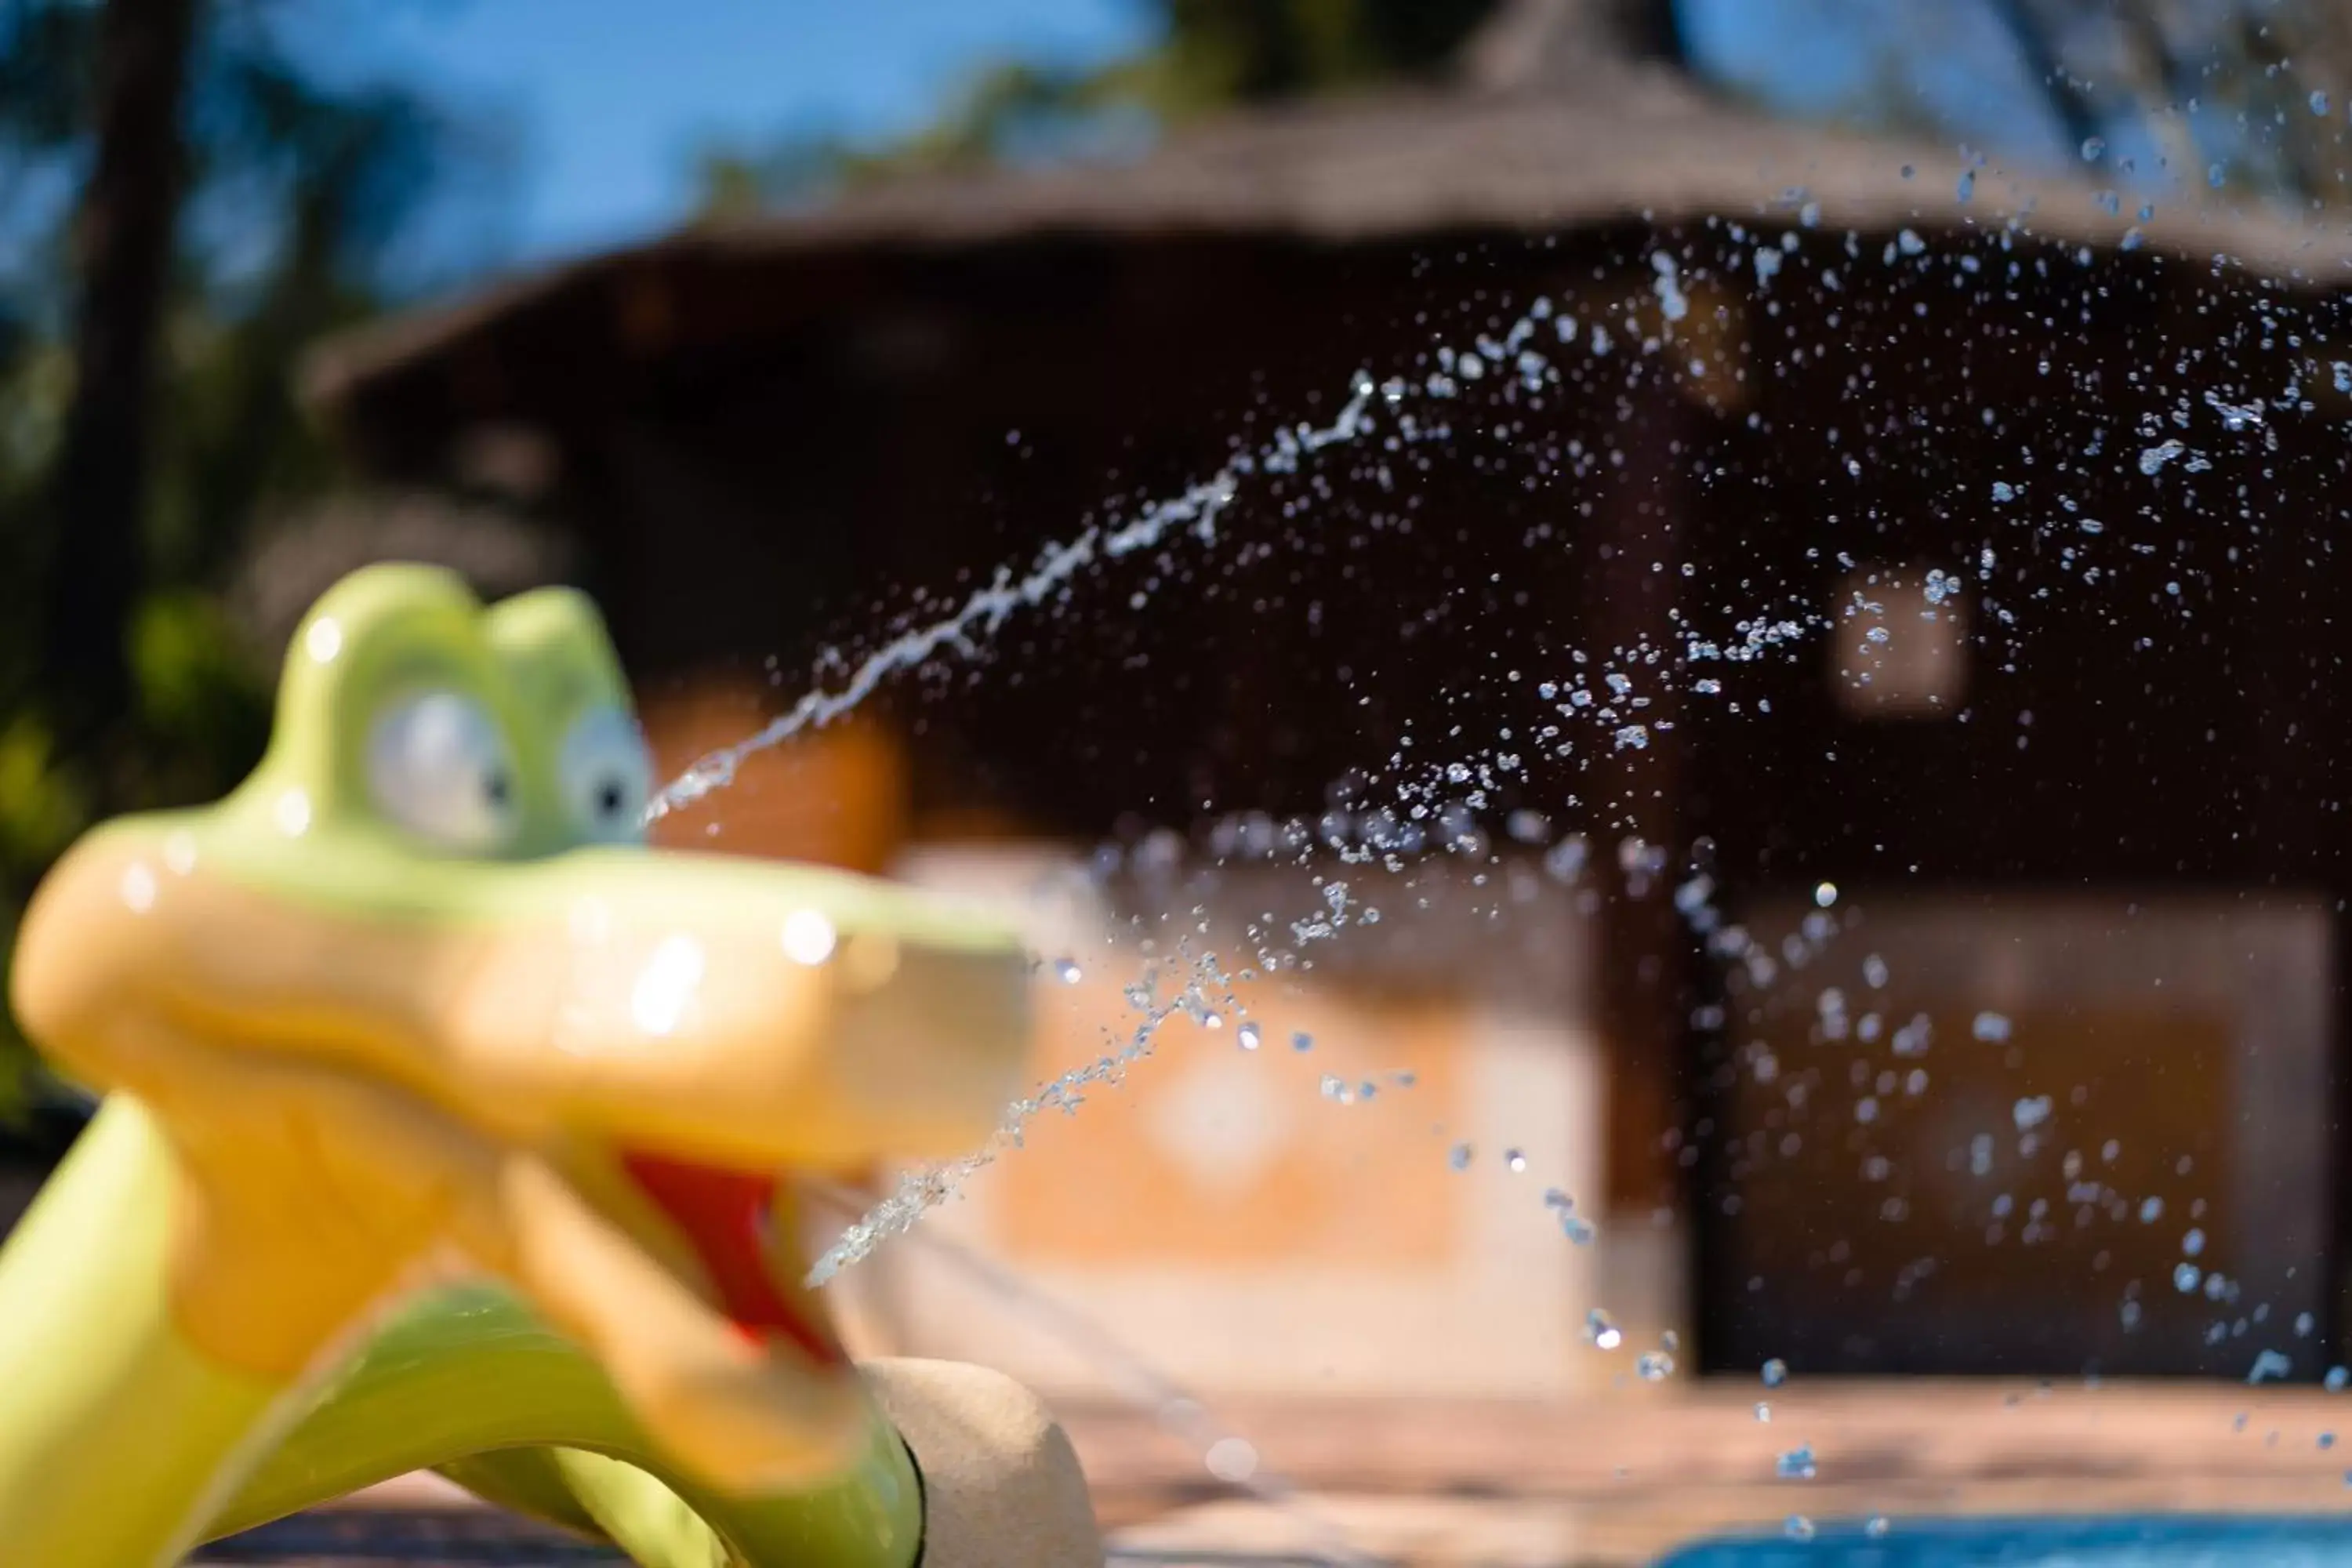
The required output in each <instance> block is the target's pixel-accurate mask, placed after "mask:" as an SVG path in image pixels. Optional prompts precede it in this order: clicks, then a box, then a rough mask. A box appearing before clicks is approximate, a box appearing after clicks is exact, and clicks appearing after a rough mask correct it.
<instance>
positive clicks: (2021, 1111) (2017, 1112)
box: [2010, 1094, 2050, 1132]
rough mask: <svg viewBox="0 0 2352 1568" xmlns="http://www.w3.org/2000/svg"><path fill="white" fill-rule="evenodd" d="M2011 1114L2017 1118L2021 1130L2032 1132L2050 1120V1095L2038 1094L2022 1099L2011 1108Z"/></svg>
mask: <svg viewBox="0 0 2352 1568" xmlns="http://www.w3.org/2000/svg"><path fill="white" fill-rule="evenodd" d="M2010 1115H2011V1117H2013V1118H2014V1119H2015V1120H2016V1121H2017V1130H2018V1131H2020V1132H2031V1131H2033V1129H2035V1128H2037V1127H2039V1126H2041V1125H2042V1123H2043V1122H2045V1121H2049V1120H2050V1097H2049V1096H2048V1095H2046V1094H2037V1095H2033V1096H2032V1097H2030V1098H2028V1099H2025V1100H2019V1101H2018V1102H2017V1103H2016V1104H2015V1105H2013V1106H2011V1108H2010Z"/></svg>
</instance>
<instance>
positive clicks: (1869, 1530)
mask: <svg viewBox="0 0 2352 1568" xmlns="http://www.w3.org/2000/svg"><path fill="white" fill-rule="evenodd" d="M1888 1528H1889V1527H1888V1524H1887V1521H1886V1516H1885V1514H1883V1513H1874V1514H1872V1515H1871V1516H1870V1520H1869V1522H1868V1523H1866V1524H1864V1526H1863V1527H1862V1532H1863V1533H1864V1535H1866V1536H1868V1537H1870V1539H1871V1540H1873V1541H1876V1540H1879V1539H1880V1538H1881V1537H1883V1536H1885V1533H1886V1531H1887V1530H1888Z"/></svg>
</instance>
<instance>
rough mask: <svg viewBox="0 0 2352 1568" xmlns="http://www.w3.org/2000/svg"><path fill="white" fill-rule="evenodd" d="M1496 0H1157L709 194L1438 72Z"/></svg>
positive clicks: (793, 140) (782, 197)
mask: <svg viewBox="0 0 2352 1568" xmlns="http://www.w3.org/2000/svg"><path fill="white" fill-rule="evenodd" d="M1498 3H1499V0H1151V5H1152V8H1153V10H1154V11H1155V13H1156V14H1157V19H1158V21H1159V24H1160V26H1159V29H1158V41H1157V42H1156V43H1154V44H1153V45H1151V46H1150V47H1148V48H1146V49H1144V50H1143V51H1141V52H1140V53H1139V54H1136V55H1133V56H1130V57H1129V58H1124V59H1119V60H1115V61H1113V62H1111V63H1110V64H1108V65H1107V66H1103V67H1100V68H1095V69H1090V70H1069V69H1065V68H1055V67H1051V66H1043V65H1037V64H1033V63H1025V62H1014V63H1006V64H1000V65H997V66H994V67H992V68H988V69H986V70H983V71H982V72H981V73H980V74H979V75H977V76H975V77H974V78H973V79H971V82H970V83H969V84H968V85H967V86H966V87H965V88H964V89H963V90H962V91H961V93H959V94H958V95H957V96H956V97H955V98H954V99H953V100H950V103H949V104H948V105H947V107H946V108H945V110H943V111H942V112H941V113H940V115H939V117H938V118H937V119H936V120H934V121H932V122H931V123H930V124H929V126H927V127H925V128H924V129H923V130H921V131H919V132H915V133H914V134H913V135H911V136H908V137H905V138H903V139H900V140H898V141H894V142H888V143H886V144H884V145H880V146H863V145H860V144H858V143H856V142H845V141H843V140H840V139H838V138H834V137H825V136H814V137H812V136H786V137H783V138H782V139H780V140H779V141H778V142H775V143H773V144H772V145H769V146H765V147H758V148H745V147H741V146H722V147H717V148H713V149H711V150H709V152H708V153H706V154H705V156H704V160H703V167H702V179H703V192H704V205H705V209H706V211H708V212H709V213H710V214H712V215H713V216H741V215H742V214H744V213H747V212H752V211H757V210H759V209H761V208H762V207H767V206H773V205H788V204H791V203H794V202H801V201H807V200H810V199H814V198H816V197H821V196H823V195H827V194H829V193H831V192H834V191H837V190H840V189H843V188H845V187H852V186H856V185H861V184H873V183H875V182H877V181H882V180H888V179H894V178H898V177H901V176H904V175H908V174H925V173H937V172H942V171H951V170H957V169H967V168H974V167H979V166H982V165H985V164H989V163H1007V162H1011V163H1018V162H1023V161H1027V160H1031V159H1035V158H1039V157H1050V156H1056V155H1067V154H1069V153H1074V152H1082V151H1084V150H1086V149H1087V148H1088V147H1090V146H1095V145H1098V144H1100V143H1103V142H1107V141H1108V142H1112V143H1114V144H1120V143H1125V142H1131V141H1132V140H1134V139H1135V137H1136V136H1137V135H1138V134H1139V133H1141V134H1148V133H1149V132H1150V130H1152V129H1153V128H1156V127H1158V126H1162V125H1169V124H1179V123H1181V122H1182V121H1187V120H1191V119H1194V118H1197V117H1200V116H1202V115H1206V114H1212V113H1214V112H1217V111H1218V110H1224V109H1229V108H1232V107H1234V106H1236V105H1245V104H1256V103H1268V102H1275V101H1278V100H1285V99H1293V98H1303V97H1310V96H1314V95H1318V94H1324V93H1332V92H1345V91H1349V90H1353V89H1361V88H1366V87H1371V86H1376V85H1379V84H1381V83H1384V82H1393V81H1400V80H1412V79H1425V78H1429V77H1432V76H1433V75H1435V74H1436V73H1437V72H1439V71H1440V70H1442V69H1443V68H1444V66H1445V65H1446V63H1447V62H1448V61H1449V60H1451V59H1452V58H1453V57H1454V52H1455V51H1456V50H1457V49H1459V48H1460V47H1461V46H1462V44H1463V42H1464V40H1465V39H1466V38H1467V37H1469V36H1470V34H1471V32H1472V31H1473V30H1474V29H1475V27H1476V26H1478V24H1479V23H1481V22H1483V21H1485V20H1486V18H1487V16H1489V15H1491V14H1492V13H1493V12H1494V11H1495V10H1496V8H1497V5H1498Z"/></svg>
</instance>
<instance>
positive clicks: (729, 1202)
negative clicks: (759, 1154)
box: [621, 1154, 842, 1366]
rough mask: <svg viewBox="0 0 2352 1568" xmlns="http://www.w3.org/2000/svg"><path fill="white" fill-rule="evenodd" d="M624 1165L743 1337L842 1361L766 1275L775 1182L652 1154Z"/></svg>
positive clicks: (822, 1360)
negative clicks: (694, 1257)
mask: <svg viewBox="0 0 2352 1568" xmlns="http://www.w3.org/2000/svg"><path fill="white" fill-rule="evenodd" d="M621 1163H622V1164H623V1165H624V1166H625V1167H626V1169H627V1170H628V1173H629V1174H630V1176H631V1177H633V1178H634V1179H635V1182H636V1184H637V1185H638V1186H640V1187H642V1188H643V1189H644V1190H645V1194H646V1196H647V1197H649V1198H651V1199H653V1201H654V1202H655V1203H656V1204H658V1205H661V1208H662V1211H663V1212H664V1213H665V1214H667V1215H669V1217H670V1221H671V1223H672V1224H674V1225H676V1226H677V1228H678V1229H679V1230H680V1231H682V1232H683V1233H685V1236H686V1238H687V1240H688V1241H689V1242H691V1243H692V1244H693V1246H694V1250H695V1251H696V1253H698V1255H699V1256H700V1257H701V1258H702V1267H703V1268H704V1270H705V1271H706V1272H708V1273H709V1276H710V1283H711V1286H712V1288H713V1289H716V1290H717V1291H718V1292H719V1301H720V1303H721V1304H722V1305H723V1306H724V1307H725V1308H726V1310H727V1315H728V1316H729V1317H730V1318H731V1319H733V1320H734V1322H735V1326H736V1327H737V1328H738V1329H739V1330H740V1331H742V1333H743V1335H744V1337H745V1338H747V1339H751V1340H754V1341H761V1340H766V1339H769V1338H782V1339H786V1340H789V1341H791V1342H793V1344H795V1345H798V1346H799V1347H800V1348H801V1349H802V1350H803V1351H804V1352H807V1354H808V1356H809V1358H810V1359H811V1360H813V1361H814V1362H816V1363H817V1364H818V1365H820V1366H834V1365H837V1364H839V1363H840V1362H841V1360H842V1353H841V1350H840V1348H839V1347H838V1346H836V1345H835V1344H833V1343H831V1342H828V1341H826V1340H825V1339H824V1338H823V1337H821V1336H820V1335H819V1334H818V1333H817V1332H816V1331H815V1330H814V1329H812V1328H811V1327H810V1326H809V1325H808V1324H807V1323H805V1322H803V1321H802V1320H801V1318H800V1315H799V1314H798V1313H796V1312H794V1311H793V1309H792V1308H791V1307H790V1306H789V1305H787V1304H786V1303H785V1301H784V1298H783V1296H782V1293H781V1292H780V1291H778V1290H777V1289H776V1282H775V1280H774V1279H772V1278H771V1277H770V1275H769V1273H768V1267H767V1247H766V1240H767V1231H768V1227H769V1226H770V1224H771V1223H772V1221H771V1218H770V1216H771V1215H772V1213H773V1212H774V1206H775V1199H776V1179H775V1178H774V1177H773V1176H753V1175H746V1174H743V1173H740V1172H737V1171H719V1170H713V1169H712V1168H710V1167H709V1166H707V1165H693V1164H688V1163H683V1162H681V1161H677V1160H665V1159H663V1158H662V1157H661V1156H659V1155H657V1154H623V1155H622V1156H621Z"/></svg>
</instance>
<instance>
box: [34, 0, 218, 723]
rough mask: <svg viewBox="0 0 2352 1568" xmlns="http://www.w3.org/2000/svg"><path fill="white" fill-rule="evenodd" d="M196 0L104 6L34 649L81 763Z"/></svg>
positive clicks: (100, 707) (123, 611)
mask: <svg viewBox="0 0 2352 1568" xmlns="http://www.w3.org/2000/svg"><path fill="white" fill-rule="evenodd" d="M197 4H198V0H110V3H109V5H107V8H106V15H105V17H104V19H103V21H102V22H101V23H100V30H99V39H98V56H97V61H96V67H97V76H98V80H97V147H96V161H95V163H94V166H93V168H92V170H91V173H90V177H89V184H88V186H87V187H85V189H84V191H83V195H82V202H81V210H80V213H79V229H78V232H77V234H76V237H75V238H76V247H77V250H78V253H79V254H78V261H79V272H80V290H79V299H78V300H77V306H76V309H77V316H76V321H75V323H74V333H75V342H74V359H75V381H74V391H73V398H72V402H71V403H70V405H68V409H67V412H66V421H65V432H64V443H63V448H62V450H61V451H60V453H59V455H58V470H57V476H56V489H55V492H54V500H55V511H54V514H53V518H52V526H53V528H54V530H55V533H54V538H55V550H54V554H53V556H52V558H51V560H50V563H49V570H48V590H49V591H48V593H47V595H46V596H45V603H44V605H43V613H44V616H45V624H44V627H43V651H44V653H45V655H46V663H47V672H48V677H49V679H50V681H51V682H53V683H54V684H53V686H52V689H53V690H55V691H56V692H57V694H58V699H59V702H58V712H57V715H56V718H57V721H58V724H59V727H60V731H61V739H62V740H63V741H64V742H65V743H66V745H67V747H68V750H69V751H71V752H86V751H87V749H88V748H89V746H90V745H91V744H92V743H93V742H95V740H96V739H97V738H98V737H99V736H100V734H101V733H102V732H103V731H105V729H106V728H107V727H108V726H109V725H110V724H111V723H112V722H113V721H116V720H117V719H118V718H119V717H120V716H121V714H122V713H123V712H124V711H125V710H126V709H127V708H128V706H129V703H130V700H131V675H130V663H129V658H128V656H127V651H126V648H125V646H124V644H125V637H126V633H127V632H128V630H129V626H130V621H131V613H132V610H133V607H134V606H135V605H136V603H137V599H138V595H139V593H140V590H141V587H142V580H143V564H144V561H143V558H144V551H143V549H142V533H143V511H144V507H145V502H146V492H147V479H148V463H149V447H150V431H151V424H152V421H151V418H150V415H151V405H152V401H153V386H154V381H155V363H156V357H157V342H158V338H159V336H160V327H161V323H162V318H163V299H164V289H165V285H166V282H167V281H168V279H169V277H170V271H171V266H172V258H173V234H174V231H175V228H176V220H177V217H178V212H179V205H180V187H181V183H182V173H183V170H182V151H183V149H182V142H181V127H180V113H181V102H182V100H183V97H184V89H185V83H186V79H187V76H188V57H189V50H190V47H191V38H192V35H193V33H194V22H195V10H196V5H197Z"/></svg>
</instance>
